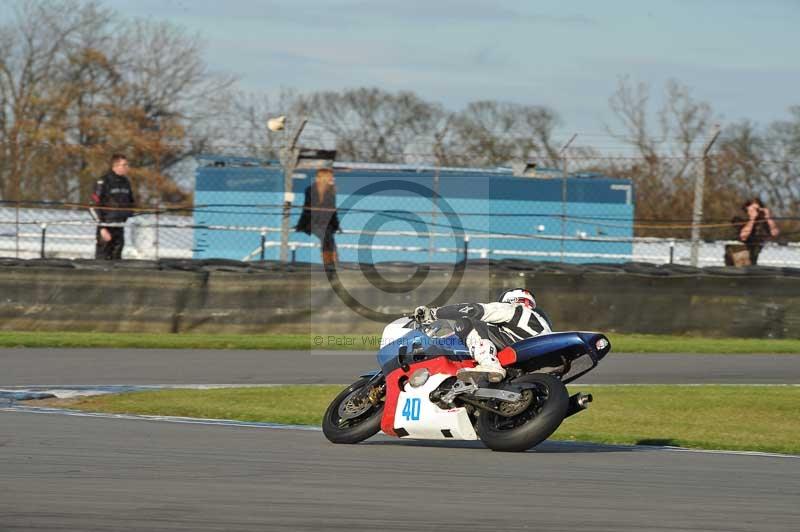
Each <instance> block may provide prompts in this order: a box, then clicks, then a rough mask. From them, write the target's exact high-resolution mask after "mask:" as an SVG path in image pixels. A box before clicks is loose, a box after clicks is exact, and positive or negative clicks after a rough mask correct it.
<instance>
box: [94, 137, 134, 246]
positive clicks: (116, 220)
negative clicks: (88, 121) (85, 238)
mask: <svg viewBox="0 0 800 532" xmlns="http://www.w3.org/2000/svg"><path fill="white" fill-rule="evenodd" d="M129 169H130V165H129V163H128V158H127V157H125V156H124V155H121V154H118V153H116V154H114V155H112V156H111V170H109V172H108V173H106V174H105V175H104V176H103V177H101V178H100V179H99V180H98V181H97V183H96V184H95V187H94V193H93V194H92V198H91V204H92V206H93V207H92V208H91V209H90V212H91V213H92V216H93V217H94V219H95V220H97V221H98V222H99V224H98V226H97V244H96V246H95V258H96V259H102V260H119V259H121V258H122V248H123V247H124V246H125V228H124V227H122V226H118V225H114V226H111V225H105V224H124V223H125V221H126V220H127V219H128V218H130V217H131V216H133V212H132V210H131V209H133V207H134V205H135V201H134V197H133V189H132V188H131V182H130V180H129V179H128V170H129Z"/></svg>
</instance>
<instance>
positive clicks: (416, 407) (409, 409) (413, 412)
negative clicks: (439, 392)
mask: <svg viewBox="0 0 800 532" xmlns="http://www.w3.org/2000/svg"><path fill="white" fill-rule="evenodd" d="M421 408H422V400H420V398H419V397H413V398H409V399H406V403H405V404H404V405H403V412H402V413H401V414H400V415H402V416H403V417H404V418H406V421H419V411H420V409H421Z"/></svg>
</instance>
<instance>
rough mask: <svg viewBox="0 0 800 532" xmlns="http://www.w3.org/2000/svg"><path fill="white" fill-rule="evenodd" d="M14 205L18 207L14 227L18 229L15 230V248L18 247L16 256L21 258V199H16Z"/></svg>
mask: <svg viewBox="0 0 800 532" xmlns="http://www.w3.org/2000/svg"><path fill="white" fill-rule="evenodd" d="M14 205H15V206H16V209H15V211H16V217H15V222H14V227H15V228H16V231H15V236H16V239H15V240H16V242H15V249H16V252H15V256H16V258H19V200H16V202H15V203H14Z"/></svg>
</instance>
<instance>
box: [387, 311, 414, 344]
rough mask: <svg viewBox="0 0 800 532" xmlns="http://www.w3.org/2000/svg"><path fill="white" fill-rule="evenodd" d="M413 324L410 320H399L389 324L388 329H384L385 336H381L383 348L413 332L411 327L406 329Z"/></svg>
mask: <svg viewBox="0 0 800 532" xmlns="http://www.w3.org/2000/svg"><path fill="white" fill-rule="evenodd" d="M411 323H413V322H412V321H411V320H410V319H408V318H398V319H396V320H394V321H393V322H391V323H389V324H388V325H387V326H386V327H384V328H383V335H382V336H381V347H385V346H387V345H389V344H391V343H392V342H394V341H395V340H397V339H398V338H402V337H403V336H405V335H406V334H408V333H409V332H411V331H413V330H414V329H411V328H410V327H406V325H409V324H411Z"/></svg>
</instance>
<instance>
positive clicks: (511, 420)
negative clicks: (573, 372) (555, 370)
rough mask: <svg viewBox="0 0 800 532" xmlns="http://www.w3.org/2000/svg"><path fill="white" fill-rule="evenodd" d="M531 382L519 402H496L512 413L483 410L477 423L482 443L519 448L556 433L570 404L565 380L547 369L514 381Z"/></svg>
mask: <svg viewBox="0 0 800 532" xmlns="http://www.w3.org/2000/svg"><path fill="white" fill-rule="evenodd" d="M512 382H513V384H525V385H528V386H526V387H525V389H524V390H523V392H522V395H523V399H522V401H520V402H517V403H509V402H500V401H498V403H497V405H494V407H495V408H497V409H499V410H502V411H503V412H504V413H506V414H507V415H508V416H510V417H505V416H501V415H499V414H496V413H494V412H489V411H486V410H483V411H481V412H480V415H479V416H478V422H477V425H476V428H477V431H478V435H479V436H480V438H481V440H483V443H485V444H486V446H487V447H489V448H490V449H492V450H493V451H508V452H518V451H525V450H527V449H530V448H531V447H534V446H536V445H538V444H540V443H541V442H543V441H544V440H546V439H547V438H549V437H550V435H551V434H553V433H554V432H555V431H556V429H557V428H558V426H559V425H561V422H562V421H563V420H564V417H565V416H566V415H567V408H568V407H569V394H568V393H567V388H566V386H564V384H563V383H562V382H561V381H560V380H559V379H557V378H556V377H553V376H552V375H548V374H546V373H532V374H530V375H523V376H522V377H520V378H518V379H515V380H514V381H512Z"/></svg>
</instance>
